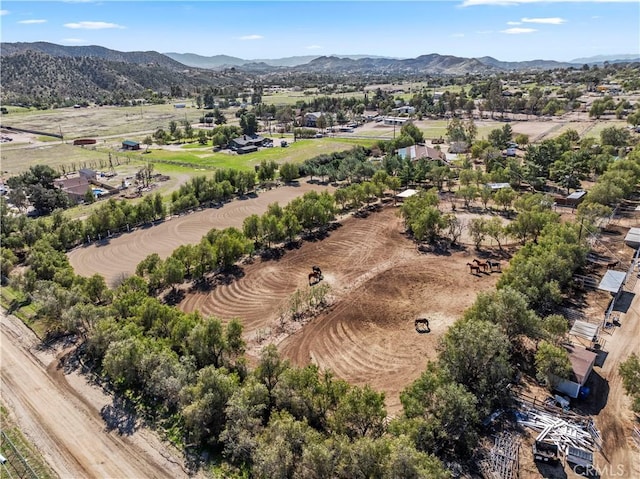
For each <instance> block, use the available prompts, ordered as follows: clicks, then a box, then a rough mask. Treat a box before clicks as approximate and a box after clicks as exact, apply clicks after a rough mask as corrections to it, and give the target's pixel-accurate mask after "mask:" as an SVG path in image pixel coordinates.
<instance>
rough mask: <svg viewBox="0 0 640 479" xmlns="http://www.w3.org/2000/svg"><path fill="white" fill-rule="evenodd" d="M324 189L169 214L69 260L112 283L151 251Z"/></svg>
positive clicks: (271, 193)
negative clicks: (276, 204) (307, 193)
mask: <svg viewBox="0 0 640 479" xmlns="http://www.w3.org/2000/svg"><path fill="white" fill-rule="evenodd" d="M324 189H327V187H324V186H318V185H313V184H309V183H301V184H300V185H299V186H282V187H279V188H275V189H271V190H268V191H265V192H263V193H260V194H259V195H257V196H254V197H247V198H244V199H242V198H241V199H235V200H233V201H231V202H229V203H227V204H225V205H224V206H222V207H220V208H207V209H204V210H202V211H197V212H195V213H192V214H187V215H183V216H178V217H172V218H170V219H167V220H166V221H164V222H161V223H160V224H158V225H156V226H152V227H146V228H144V227H143V228H139V229H137V230H136V231H133V232H131V233H124V234H122V235H120V236H117V237H113V238H108V239H106V240H104V241H102V242H97V243H92V244H91V245H88V246H80V247H78V248H76V249H74V250H72V251H71V252H69V261H70V262H71V265H72V266H73V268H74V269H75V271H76V273H77V274H80V275H83V276H91V275H92V274H94V273H100V274H101V275H103V276H104V277H105V279H106V280H107V283H108V284H110V285H115V284H116V283H117V282H118V280H120V279H121V278H122V277H123V276H124V277H126V276H130V275H131V274H133V273H134V272H135V270H136V266H137V265H138V263H139V262H140V261H142V260H143V259H144V258H145V257H147V256H148V255H150V254H151V253H158V254H159V255H160V256H161V257H162V258H166V257H167V256H169V255H170V254H171V253H172V252H173V250H175V249H176V248H177V247H178V246H180V245H182V244H189V243H192V244H195V243H199V242H200V240H201V239H202V237H203V236H204V235H206V234H207V232H208V231H209V230H211V229H212V228H218V229H223V228H228V227H230V226H235V227H239V228H242V222H243V221H244V218H246V217H247V216H250V215H252V214H258V215H260V214H262V213H264V212H265V211H266V210H267V206H268V205H270V204H271V203H279V204H281V205H283V206H284V205H286V204H287V203H289V202H290V201H291V200H292V199H294V198H297V197H298V196H302V195H303V194H304V193H306V192H307V191H312V190H318V191H319V190H324ZM330 189H331V188H329V190H330Z"/></svg>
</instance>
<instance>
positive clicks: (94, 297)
mask: <svg viewBox="0 0 640 479" xmlns="http://www.w3.org/2000/svg"><path fill="white" fill-rule="evenodd" d="M84 291H85V293H86V294H87V296H88V297H89V299H90V300H91V301H92V302H93V303H95V304H100V303H102V301H103V300H104V299H106V298H107V297H108V296H109V294H108V291H109V288H107V283H106V281H105V280H104V277H103V276H102V275H100V274H98V273H96V274H94V275H93V276H91V277H89V278H87V280H86V281H85V283H84Z"/></svg>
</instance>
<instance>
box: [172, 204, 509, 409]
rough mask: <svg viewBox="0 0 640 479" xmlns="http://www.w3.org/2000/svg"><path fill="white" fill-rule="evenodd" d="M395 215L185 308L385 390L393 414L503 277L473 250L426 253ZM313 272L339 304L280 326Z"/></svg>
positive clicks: (306, 248)
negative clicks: (467, 312)
mask: <svg viewBox="0 0 640 479" xmlns="http://www.w3.org/2000/svg"><path fill="white" fill-rule="evenodd" d="M397 211H398V210H397V208H394V207H386V208H384V209H382V211H380V212H374V213H371V214H370V215H369V216H368V217H367V218H357V217H349V218H347V219H346V220H344V221H343V223H342V226H340V227H339V228H338V229H336V230H335V231H332V232H331V233H330V234H329V237H328V238H325V239H324V240H322V241H317V242H305V243H304V244H303V245H302V246H301V247H300V248H299V249H297V250H293V251H289V252H287V253H286V254H285V255H284V256H283V257H282V258H281V259H279V260H256V261H255V263H253V264H249V265H247V266H243V275H242V276H241V277H240V278H239V279H236V280H235V281H233V282H231V283H230V284H228V285H217V286H215V287H213V289H211V290H210V291H193V292H190V293H188V294H187V295H186V298H185V299H184V300H183V301H182V303H181V305H180V307H181V309H183V310H184V311H194V310H198V311H201V312H202V313H203V314H207V315H215V316H218V317H221V318H223V319H230V318H234V317H238V318H240V319H241V321H242V322H243V325H244V327H245V335H246V337H247V339H248V340H249V344H250V345H251V344H254V345H256V344H262V340H263V339H265V340H266V341H269V340H277V341H279V342H280V341H281V342H280V343H279V348H280V350H281V351H282V353H283V354H284V356H285V357H287V358H289V359H291V360H292V361H293V362H294V363H296V364H298V365H305V364H308V363H309V362H314V363H316V364H318V365H319V366H321V367H322V368H327V369H331V370H332V371H334V372H335V373H336V375H337V376H338V377H340V378H343V379H345V380H347V381H349V382H351V383H354V384H360V385H363V384H371V386H372V387H374V388H375V389H377V390H380V391H384V392H385V394H386V404H387V407H388V410H389V412H390V414H395V413H397V412H399V410H400V407H401V406H400V402H399V393H400V391H401V390H402V389H403V388H404V387H406V386H407V385H408V384H409V383H410V382H411V381H413V380H415V379H416V378H417V377H418V376H419V375H420V373H421V372H422V371H423V370H424V368H425V364H426V362H427V360H428V359H430V358H435V356H436V346H437V344H438V340H439V338H440V337H442V335H443V334H444V333H445V332H446V330H447V329H448V327H449V326H450V325H451V324H452V323H453V321H455V319H457V318H458V317H459V316H460V315H461V313H462V312H463V311H464V309H466V308H467V307H469V306H470V305H471V304H472V303H473V301H474V300H475V297H476V294H477V292H478V291H487V290H490V289H492V288H493V287H494V286H495V283H496V281H497V279H498V277H499V273H493V274H489V273H481V274H479V275H473V274H470V273H469V268H468V267H467V266H466V263H467V262H469V261H471V260H472V259H473V256H471V255H470V254H469V253H466V252H454V253H453V254H451V255H445V256H436V255H432V254H428V255H425V254H420V253H418V252H417V250H416V247H415V243H413V241H412V240H410V239H408V238H407V237H406V236H405V235H404V233H403V227H402V221H401V219H400V218H399V217H398V216H397ZM312 265H318V266H320V267H321V268H322V272H323V275H324V282H326V283H327V284H328V285H330V287H331V293H330V294H331V295H332V296H333V299H334V301H333V304H332V305H331V307H330V308H329V309H328V310H327V311H325V312H323V313H321V314H320V315H319V316H317V317H315V318H313V319H312V320H311V321H310V322H309V323H308V324H306V325H304V327H302V328H300V327H299V325H297V324H295V323H289V324H285V325H284V326H281V325H280V321H279V319H278V317H279V315H280V313H281V312H282V311H283V309H286V305H287V303H288V298H289V297H290V295H291V294H292V293H293V292H294V291H295V290H296V289H299V288H303V287H305V286H306V285H307V284H308V282H307V281H308V280H307V274H308V273H309V272H310V271H311V266H312ZM417 318H429V320H430V328H431V332H430V333H428V334H419V333H418V332H416V330H415V328H414V320H415V319H417ZM293 331H296V332H293ZM283 333H284V334H283ZM254 352H255V351H254Z"/></svg>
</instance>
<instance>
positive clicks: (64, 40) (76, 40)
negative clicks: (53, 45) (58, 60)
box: [62, 38, 86, 43]
mask: <svg viewBox="0 0 640 479" xmlns="http://www.w3.org/2000/svg"><path fill="white" fill-rule="evenodd" d="M62 43H86V40H83V39H82V38H63V39H62Z"/></svg>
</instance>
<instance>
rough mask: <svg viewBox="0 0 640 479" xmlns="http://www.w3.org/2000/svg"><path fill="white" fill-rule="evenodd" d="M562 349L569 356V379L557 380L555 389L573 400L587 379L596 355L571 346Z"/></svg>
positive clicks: (567, 345)
mask: <svg viewBox="0 0 640 479" xmlns="http://www.w3.org/2000/svg"><path fill="white" fill-rule="evenodd" d="M564 347H565V349H566V350H567V353H568V354H569V361H570V362H571V370H572V372H571V376H570V377H569V379H560V378H557V379H558V382H557V383H556V386H555V389H556V390H557V391H559V392H561V393H563V394H566V395H567V396H569V397H571V398H573V399H575V398H577V397H578V395H579V394H580V390H581V389H582V388H583V387H584V385H585V384H586V382H587V380H588V379H589V376H590V375H591V371H593V366H594V365H595V363H596V358H597V357H598V355H597V354H596V353H594V352H592V351H589V350H588V349H585V348H582V347H579V346H575V345H573V344H566V345H564Z"/></svg>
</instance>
